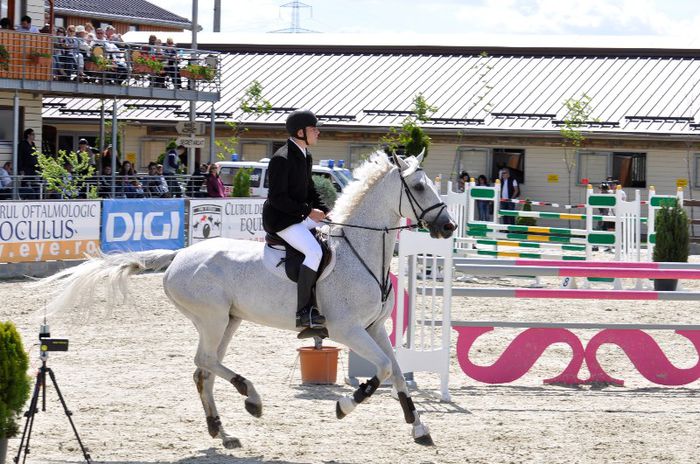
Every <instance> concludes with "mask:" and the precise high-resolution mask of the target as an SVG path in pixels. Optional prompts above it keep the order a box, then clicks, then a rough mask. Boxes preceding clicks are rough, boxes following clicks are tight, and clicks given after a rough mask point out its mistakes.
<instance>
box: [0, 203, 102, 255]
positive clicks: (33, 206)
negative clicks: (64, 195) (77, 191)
mask: <svg viewBox="0 0 700 464" xmlns="http://www.w3.org/2000/svg"><path fill="white" fill-rule="evenodd" d="M99 239H100V202H99V201H32V202H6V203H3V202H0V262H2V263H20V262H27V261H61V260H68V259H83V258H84V256H85V253H89V254H94V253H96V252H97V251H98V250H99V248H100V241H99Z"/></svg>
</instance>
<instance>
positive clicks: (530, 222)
mask: <svg viewBox="0 0 700 464" xmlns="http://www.w3.org/2000/svg"><path fill="white" fill-rule="evenodd" d="M523 211H532V203H530V199H529V198H528V199H525V204H524V205H523ZM515 224H516V225H519V226H530V227H532V226H535V225H537V219H535V218H534V217H523V216H518V217H517V218H515Z"/></svg>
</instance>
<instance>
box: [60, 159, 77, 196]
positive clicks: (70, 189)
mask: <svg viewBox="0 0 700 464" xmlns="http://www.w3.org/2000/svg"><path fill="white" fill-rule="evenodd" d="M63 168H64V169H65V170H66V173H65V174H64V175H63V185H64V187H63V189H62V190H61V198H78V190H77V189H75V187H74V186H72V185H70V184H71V183H72V182H73V165H72V164H71V163H70V162H68V161H66V162H65V163H64V164H63Z"/></svg>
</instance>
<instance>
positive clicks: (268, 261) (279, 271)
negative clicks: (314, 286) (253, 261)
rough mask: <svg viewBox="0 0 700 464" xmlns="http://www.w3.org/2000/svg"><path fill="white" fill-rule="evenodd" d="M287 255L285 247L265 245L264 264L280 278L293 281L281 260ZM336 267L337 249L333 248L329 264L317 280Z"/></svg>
mask: <svg viewBox="0 0 700 464" xmlns="http://www.w3.org/2000/svg"><path fill="white" fill-rule="evenodd" d="M285 255H286V252H285V251H284V249H282V248H281V247H280V248H277V247H275V248H273V247H271V246H270V245H267V244H266V245H265V246H264V247H263V258H262V261H263V265H264V266H265V269H267V270H268V271H270V273H272V274H274V275H276V276H277V277H279V278H280V279H283V280H286V281H288V282H291V280H290V279H289V277H287V273H286V272H285V270H284V262H281V261H282V259H284V257H285ZM334 267H335V250H334V249H331V260H330V262H329V263H328V266H326V268H325V269H324V270H323V272H322V273H321V275H320V276H319V278H318V279H317V280H316V282H319V281H321V280H323V279H324V278H325V277H326V276H327V275H328V274H330V272H331V271H332V270H333V268H334Z"/></svg>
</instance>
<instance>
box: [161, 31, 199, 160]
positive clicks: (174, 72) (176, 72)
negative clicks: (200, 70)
mask: <svg viewBox="0 0 700 464" xmlns="http://www.w3.org/2000/svg"><path fill="white" fill-rule="evenodd" d="M165 45H166V47H165V48H164V50H163V55H164V56H165V74H166V76H167V77H169V78H170V81H171V82H172V83H173V87H174V88H176V89H179V88H180V66H179V60H180V59H179V57H178V55H177V48H175V42H174V41H173V39H172V37H168V38H167V40H166V41H165ZM202 172H206V171H202Z"/></svg>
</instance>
